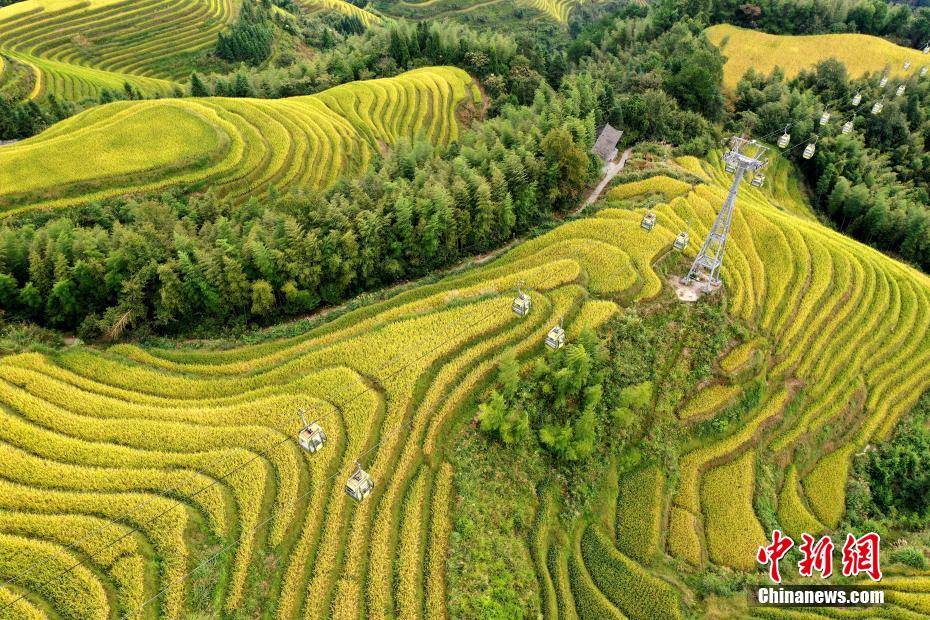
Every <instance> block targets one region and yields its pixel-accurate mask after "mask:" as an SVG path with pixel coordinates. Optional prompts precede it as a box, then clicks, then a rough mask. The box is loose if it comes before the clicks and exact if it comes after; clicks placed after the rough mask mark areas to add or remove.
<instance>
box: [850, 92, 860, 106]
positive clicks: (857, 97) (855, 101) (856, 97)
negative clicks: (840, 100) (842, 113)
mask: <svg viewBox="0 0 930 620" xmlns="http://www.w3.org/2000/svg"><path fill="white" fill-rule="evenodd" d="M861 101H862V93H856V94H855V95H853V98H852V104H853V105H859V102H861Z"/></svg>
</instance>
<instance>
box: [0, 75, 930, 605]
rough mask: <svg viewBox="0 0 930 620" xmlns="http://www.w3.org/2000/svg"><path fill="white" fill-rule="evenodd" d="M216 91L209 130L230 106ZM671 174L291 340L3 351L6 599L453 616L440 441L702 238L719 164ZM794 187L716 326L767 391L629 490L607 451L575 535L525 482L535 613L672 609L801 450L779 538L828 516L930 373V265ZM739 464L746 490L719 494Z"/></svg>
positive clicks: (730, 551)
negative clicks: (802, 208)
mask: <svg viewBox="0 0 930 620" xmlns="http://www.w3.org/2000/svg"><path fill="white" fill-rule="evenodd" d="M340 101H341V102H342V107H341V108H339V110H340V112H341V113H343V114H347V115H348V113H349V112H351V111H352V110H353V109H354V106H353V104H352V103H351V101H352V99H350V98H343V97H340V96H337V95H335V94H333V93H330V94H329V95H328V96H327V97H325V98H322V99H321V100H320V101H319V105H326V106H332V108H331V109H335V108H336V107H338V106H339V102H340ZM250 103H251V102H247V101H246V102H240V105H242V106H248V105H250ZM204 105H205V108H208V109H210V110H212V111H213V112H215V113H216V116H215V118H218V119H223V116H222V113H221V112H220V111H219V110H220V109H221V106H220V105H219V103H218V102H207V103H205V104H204ZM127 109H132V106H131V105H130V106H127ZM143 109H144V108H143ZM178 113H179V114H182V117H183V114H184V113H185V111H179V112H178ZM383 116H384V115H381V116H380V117H383ZM398 116H402V115H398ZM216 122H217V123H218V122H219V121H216ZM384 130H385V129H384V128H382V127H379V128H377V131H384ZM368 131H372V132H375V131H376V129H375V128H372V127H371V126H368ZM363 141H364V140H363ZM182 155H183V154H182ZM184 156H189V155H184ZM681 164H682V165H683V166H685V167H691V168H694V169H696V168H700V173H701V174H700V175H699V176H700V177H701V178H704V179H706V183H701V184H698V185H696V186H694V187H692V188H691V189H690V190H689V191H687V192H686V193H681V195H679V196H677V197H675V198H673V199H671V200H670V201H669V202H667V203H665V204H662V205H659V206H657V207H654V211H655V212H656V213H657V215H658V223H657V225H656V228H655V229H654V230H653V231H652V232H646V231H644V230H643V229H642V228H640V225H639V224H640V218H641V217H642V213H641V212H638V211H635V210H620V209H605V210H603V211H600V212H598V214H597V215H596V216H594V217H590V218H587V219H580V220H575V221H571V222H567V223H564V224H562V225H561V226H559V227H558V228H556V229H554V230H552V231H551V232H548V233H546V234H544V235H542V236H540V237H538V238H536V239H533V240H531V241H528V242H525V243H523V244H521V245H519V246H517V247H516V248H514V249H513V250H511V251H510V252H508V253H507V254H505V255H503V256H502V257H500V258H498V259H496V260H494V261H491V262H489V263H487V264H484V265H482V266H480V267H477V268H474V269H471V270H466V271H464V272H461V273H458V274H455V275H451V276H448V277H446V278H445V279H442V280H440V281H438V282H436V283H434V284H428V285H423V286H418V287H414V288H411V289H409V290H407V291H406V292H403V293H400V294H398V295H396V296H395V297H393V298H390V299H388V300H386V301H382V302H378V303H376V304H373V305H369V306H364V307H362V308H359V309H357V310H354V311H352V312H350V313H348V314H346V315H344V316H342V317H341V318H339V319H336V320H334V321H332V322H330V323H324V324H322V325H321V326H319V327H316V328H314V329H312V330H310V331H308V332H306V333H303V334H299V335H295V336H291V337H288V338H280V339H276V340H268V341H265V342H262V343H259V344H254V345H244V346H243V345H240V346H236V347H233V348H217V349H211V348H206V349H199V348H197V349H195V348H189V347H186V346H184V345H178V346H177V347H176V348H156V347H139V346H135V345H117V346H112V347H110V348H107V349H97V348H90V347H86V346H83V345H76V346H73V347H70V348H68V349H65V350H64V351H61V352H58V353H48V354H41V353H24V354H19V355H15V356H8V357H5V358H3V359H0V402H2V408H0V418H2V420H0V456H2V458H0V578H2V579H3V580H4V581H7V580H10V581H11V583H9V584H5V585H4V586H3V587H0V604H2V601H12V600H14V599H15V597H16V596H18V595H19V594H26V597H25V598H23V599H22V600H20V601H17V602H16V605H17V607H16V612H15V613H16V614H18V615H19V617H49V618H52V617H61V618H98V617H99V618H106V617H111V616H114V615H120V616H122V615H124V614H126V615H132V614H134V613H135V612H136V611H137V610H138V609H139V607H140V606H144V610H145V611H144V613H143V616H146V617H162V618H187V617H192V616H196V615H197V614H204V615H208V616H209V615H215V614H217V613H220V612H222V611H224V610H225V611H226V612H232V611H233V610H240V611H242V612H244V613H248V608H247V606H248V605H249V601H255V600H260V601H263V602H264V604H265V605H267V607H265V608H263V610H264V611H265V612H266V613H268V614H269V615H270V616H273V617H280V618H321V617H338V618H343V617H353V618H357V617H384V618H386V617H404V618H437V617H443V616H444V615H446V609H447V605H448V602H447V595H448V592H447V587H448V584H447V581H446V571H447V566H446V559H447V554H448V549H449V537H450V531H451V524H452V522H453V521H452V520H453V519H454V517H455V515H454V514H453V513H452V502H451V498H452V497H453V496H454V493H455V485H454V478H453V474H454V471H453V470H452V467H451V465H450V463H449V461H448V459H447V448H448V447H449V446H450V443H451V442H453V441H454V440H455V438H456V436H457V433H458V431H459V430H460V429H461V427H462V426H463V425H464V424H465V423H467V422H468V418H469V414H470V413H473V409H469V407H468V403H469V401H470V399H471V397H472V396H473V395H474V394H475V393H476V392H479V391H480V390H482V389H483V387H482V386H484V385H486V382H487V380H488V379H489V377H491V376H492V375H493V373H494V372H495V368H496V364H497V361H498V360H499V359H500V358H501V356H503V355H505V354H507V353H508V352H513V353H514V354H516V355H517V356H518V357H521V358H526V357H527V356H530V355H532V354H537V353H540V352H541V351H542V350H543V344H542V341H543V338H544V336H545V334H546V332H547V330H548V329H549V327H551V325H552V324H553V323H555V322H556V321H557V319H558V317H563V316H564V317H565V318H566V327H567V329H568V332H569V333H570V334H571V333H577V330H578V325H579V324H581V323H584V324H587V325H592V326H595V327H596V326H597V325H599V324H601V323H602V322H603V321H605V320H607V318H608V317H609V316H610V315H611V314H612V313H613V312H614V311H615V310H616V306H617V305H620V304H630V303H632V304H638V303H642V302H645V301H647V300H649V299H652V298H654V297H656V296H657V295H661V294H663V292H662V291H663V284H662V280H661V278H659V276H658V274H657V273H656V270H655V269H654V268H653V266H654V264H655V263H656V261H658V260H659V259H660V258H661V257H662V256H663V255H664V254H665V253H666V252H667V251H668V249H669V248H670V246H671V244H672V241H673V240H674V238H675V235H676V234H677V232H678V230H680V229H681V228H683V227H684V226H685V225H686V222H688V221H691V222H692V230H693V231H694V234H696V235H698V236H699V235H701V234H704V233H706V231H707V229H708V227H709V225H710V223H711V222H712V220H713V217H714V214H715V210H716V208H717V206H718V205H719V204H720V203H721V202H722V200H723V198H724V195H725V192H726V187H727V185H728V182H727V177H726V175H725V173H724V171H723V167H722V165H721V162H720V161H719V158H718V157H716V156H712V157H711V158H710V159H709V160H708V161H703V162H698V161H696V160H682V161H681ZM126 165H129V164H128V163H127V164H126ZM263 175H266V176H267V174H266V173H263ZM676 193H678V192H676ZM784 195H790V192H787V190H786V189H785V188H784V187H775V188H773V189H769V188H764V189H762V190H759V189H755V188H745V189H744V190H742V192H741V196H740V202H739V206H738V207H737V210H736V214H735V218H734V225H733V233H734V237H733V241H732V243H731V245H730V246H729V248H728V255H727V263H726V266H725V270H724V278H725V281H726V282H727V288H726V295H727V306H728V309H729V312H730V314H731V316H732V317H733V318H734V319H736V320H739V321H741V322H743V323H745V324H746V325H747V326H749V327H751V328H752V331H753V333H754V334H758V336H755V337H754V339H753V340H752V341H751V342H752V345H750V346H748V347H747V348H748V349H753V348H755V347H758V346H759V345H760V344H761V343H763V342H764V343H765V347H766V348H767V349H769V350H770V359H767V361H766V362H765V364H766V369H765V372H766V373H767V380H766V388H765V390H764V393H763V396H762V398H761V399H760V402H759V404H758V406H756V407H754V408H753V409H752V410H751V411H749V412H748V414H747V415H746V416H744V417H743V418H741V419H740V420H738V421H736V423H734V424H733V425H732V426H731V427H730V428H729V429H728V430H727V432H726V433H725V434H724V435H723V436H721V437H719V438H718V439H716V440H712V441H705V442H703V443H701V444H700V445H695V446H694V447H693V448H692V449H689V450H687V451H685V453H684V454H682V455H681V458H680V460H679V463H678V469H679V471H680V475H678V476H677V477H675V478H669V479H666V477H665V476H663V475H662V474H661V473H659V472H658V471H657V470H655V469H648V468H647V469H639V470H637V471H635V472H633V473H632V474H630V477H627V475H626V474H622V475H619V479H618V473H617V470H616V468H614V467H613V466H610V467H609V471H608V472H607V473H606V474H605V476H604V477H603V480H604V481H605V482H604V483H605V486H606V488H607V492H605V493H604V498H605V499H604V501H603V507H602V509H601V510H602V514H600V515H597V516H596V517H595V518H593V519H591V520H587V521H585V520H582V521H579V522H578V523H577V524H576V526H575V527H572V529H571V530H570V531H565V530H563V529H562V528H563V526H562V525H561V523H560V521H558V520H557V519H556V518H555V517H554V515H555V510H554V509H553V506H554V504H555V503H556V502H557V501H558V500H557V498H554V497H552V495H551V493H550V491H548V490H546V489H540V490H538V493H539V497H540V501H539V507H538V514H537V518H536V523H535V525H534V527H533V534H532V537H531V539H530V540H527V541H526V544H527V548H528V553H530V554H531V556H532V558H533V560H534V564H535V568H536V572H537V580H538V583H539V584H540V592H541V593H542V594H541V596H542V598H543V599H544V604H543V609H545V610H546V616H547V617H552V616H555V615H558V616H565V617H569V618H574V617H599V618H606V617H613V618H623V617H626V618H676V617H686V616H687V615H688V614H689V613H690V611H689V605H691V604H692V603H689V601H693V600H694V598H693V594H692V593H689V592H687V591H685V589H684V586H683V584H682V583H681V582H671V581H669V580H667V579H666V574H667V573H666V572H663V570H662V568H661V566H662V565H663V564H664V563H665V562H667V561H669V560H668V556H671V557H672V558H676V559H677V560H681V561H682V562H683V563H684V564H685V565H692V566H695V567H698V568H700V567H702V566H705V565H706V564H707V563H711V564H716V565H721V566H729V567H733V568H736V569H750V568H751V565H750V564H751V562H747V561H746V560H745V558H744V555H745V553H737V551H740V550H748V549H750V548H751V547H753V546H754V545H755V544H757V543H758V542H759V535H760V532H763V530H764V528H763V527H762V525H761V521H760V518H759V516H758V515H757V514H756V513H755V509H754V498H755V493H756V480H757V478H758V472H757V467H758V466H759V465H758V464H759V463H774V462H776V460H777V459H782V458H786V459H788V461H789V462H791V463H793V464H794V465H793V468H792V469H790V470H789V473H787V474H786V475H785V476H783V477H782V479H780V480H778V481H777V486H778V506H777V517H776V518H777V519H778V520H779V522H780V523H781V522H782V521H783V523H781V525H782V526H783V527H785V528H786V529H789V531H790V530H793V529H796V528H799V527H801V528H807V527H814V526H816V525H817V524H824V525H826V526H833V525H835V524H836V521H837V519H838V518H839V516H841V515H842V512H843V502H844V482H845V479H846V477H847V473H848V469H849V464H850V457H851V455H852V453H853V452H855V451H858V450H860V449H861V447H862V446H864V445H865V444H866V443H868V442H870V441H874V440H876V439H879V438H882V437H885V436H887V435H888V433H889V432H890V430H891V428H892V427H893V424H894V422H895V421H896V420H897V419H899V418H900V417H901V416H902V415H903V414H904V413H905V412H906V411H907V410H908V408H909V407H910V406H911V405H912V404H913V403H914V402H915V400H916V398H917V397H918V396H919V394H920V393H921V392H922V391H923V390H924V389H926V388H927V387H928V386H930V364H928V363H927V362H928V357H930V311H928V307H930V278H928V277H927V276H925V275H923V274H920V273H918V272H916V271H914V270H913V269H910V268H908V267H906V266H904V265H902V264H899V263H896V262H895V261H893V260H891V259H889V258H887V257H885V256H883V255H881V254H879V253H877V252H875V251H873V250H871V249H869V248H867V247H865V246H863V245H861V244H859V243H856V242H855V241H852V240H850V239H847V238H845V237H843V236H841V235H839V234H837V233H835V232H832V231H830V230H827V229H825V228H824V227H822V226H820V225H819V224H818V223H816V222H815V221H813V220H811V219H809V218H807V217H802V216H800V215H796V214H794V212H793V211H794V209H793V208H785V207H784V206H782V205H780V197H781V196H784ZM592 248H594V249H596V251H593V250H592ZM691 251H692V252H693V251H694V245H693V244H692V247H691ZM785 258H787V262H786V261H785V260H783V259H785ZM519 283H522V287H523V289H524V290H526V291H528V292H529V293H530V294H531V295H532V297H533V305H534V309H533V312H532V313H530V315H528V316H527V317H525V318H523V319H519V318H517V317H516V316H515V315H514V314H513V313H512V312H511V310H510V304H511V301H512V298H513V295H514V294H515V289H516V286H517V285H518V284H519ZM665 294H667V293H665ZM726 354H727V355H731V354H732V355H734V358H739V359H737V361H740V360H742V358H743V357H744V355H743V354H742V353H738V354H736V353H732V350H728V351H727V353H726ZM736 365H737V366H739V367H740V368H743V367H744V366H745V364H736ZM720 372H721V373H723V372H724V371H723V370H722V369H721V370H720ZM759 372H762V370H761V369H760V370H759ZM720 380H721V381H724V380H726V379H725V378H724V377H723V376H722V375H721V378H720ZM863 385H864V386H865V389H866V392H867V393H866V395H865V398H864V399H863V406H862V407H861V409H850V408H849V407H848V404H849V402H850V398H851V395H852V394H854V393H855V392H857V391H858V390H860V389H862V387H861V386H863ZM728 402H730V399H729V398H726V399H723V400H721V401H719V402H718V404H717V405H715V406H716V407H717V409H718V410H719V409H720V408H723V407H725V406H727V405H726V404H724V403H728ZM681 405H682V406H684V405H685V403H681ZM298 407H304V408H306V409H307V410H308V411H309V416H310V417H312V418H313V419H316V420H319V421H320V423H321V424H322V425H323V426H324V428H325V431H326V433H327V435H328V437H329V440H328V442H327V443H326V445H325V446H324V447H323V449H322V450H321V451H320V452H318V453H316V454H309V453H306V452H304V451H302V450H301V449H300V448H299V447H298V446H297V444H296V441H294V438H295V434H296V432H297V431H298V430H299V421H298V419H297V417H296V415H295V412H296V410H297V408H298ZM789 411H790V412H791V413H790V415H789V413H788V412H789ZM713 414H714V407H713V406H712V407H711V408H710V411H709V413H707V414H706V415H713ZM839 420H842V421H843V422H844V423H843V424H836V422H837V421H839ZM682 424H684V425H688V424H689V422H688V420H684V421H683V422H682ZM356 461H360V462H361V463H362V464H363V466H364V467H365V469H366V470H367V471H369V472H370V473H371V474H372V476H373V478H374V480H375V488H374V490H373V492H372V494H371V495H370V496H369V497H368V498H367V499H366V500H364V501H363V502H361V503H355V502H354V501H353V500H351V499H350V498H349V497H348V496H347V495H346V493H345V492H344V490H343V485H344V482H345V479H346V478H347V477H348V475H349V474H350V473H351V472H352V471H353V468H354V463H355V462H356ZM734 480H735V481H736V487H735V488H736V495H738V501H734V502H722V501H721V500H720V498H721V497H722V495H723V494H725V493H730V491H731V488H730V487H731V486H732V485H733V484H734V483H733V481H734ZM666 524H667V525H666ZM123 534H126V535H125V536H124V537H122V538H120V540H119V541H118V542H113V541H114V540H115V539H117V538H119V537H121V536H122V535H123ZM621 537H622V538H621ZM731 541H737V543H738V544H735V545H734V544H730V542H731ZM223 549H226V552H224V553H219V554H218V555H217V556H216V559H213V560H207V558H211V557H213V555H214V554H215V553H216V551H217V550H223ZM76 559H83V560H85V561H84V562H83V563H82V564H81V568H80V570H74V571H72V572H69V573H68V574H67V576H64V577H60V578H59V579H58V580H57V581H56V582H55V587H54V588H51V587H49V584H48V580H49V579H50V578H51V577H52V576H54V575H55V574H56V573H58V572H60V569H61V568H62V567H66V566H68V565H70V564H73V563H74V561H75V560H76ZM205 561H206V562H208V563H207V564H206V565H205V568H203V569H198V570H194V571H193V573H192V574H190V575H188V572H189V571H190V569H191V567H193V566H196V565H198V564H200V563H201V562H205ZM24 567H27V568H25V569H24ZM886 572H888V573H889V574H893V573H894V569H891V570H890V571H889V570H887V569H886ZM883 585H884V586H885V588H886V589H887V590H889V591H894V592H895V593H899V592H900V594H896V595H895V596H894V597H893V598H891V600H890V603H889V604H888V605H886V606H883V607H881V608H875V609H874V610H871V611H873V612H874V613H875V614H876V615H878V616H881V617H904V616H905V615H906V614H905V610H907V609H912V608H915V607H917V606H920V605H923V604H924V603H925V601H924V598H922V596H923V593H930V581H928V580H927V579H926V578H921V577H918V576H910V577H909V576H907V575H904V574H901V575H898V576H895V577H894V578H893V579H889V580H886V581H885V582H883ZM204 591H207V592H215V596H214V595H211V596H207V597H204V596H202V595H198V593H202V592H204ZM747 613H754V612H751V611H750V612H747Z"/></svg>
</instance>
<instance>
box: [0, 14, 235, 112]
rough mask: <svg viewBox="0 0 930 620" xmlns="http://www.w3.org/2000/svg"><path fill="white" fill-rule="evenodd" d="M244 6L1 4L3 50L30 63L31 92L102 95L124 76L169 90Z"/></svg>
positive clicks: (152, 89)
mask: <svg viewBox="0 0 930 620" xmlns="http://www.w3.org/2000/svg"><path fill="white" fill-rule="evenodd" d="M237 12H238V2H236V1H235V0H158V1H156V2H151V1H149V0H90V1H77V0H26V1H24V2H18V3H15V4H12V5H10V6H7V7H5V8H2V9H0V54H2V55H3V56H6V57H7V58H8V59H10V60H13V61H15V62H18V63H21V64H22V65H24V66H26V67H28V68H29V74H30V75H28V82H29V83H30V84H31V85H32V87H31V89H30V90H29V92H28V93H27V96H28V97H30V98H38V97H41V96H42V95H44V94H46V93H54V94H55V95H56V96H59V97H62V98H65V99H71V100H81V99H85V98H96V97H98V96H99V95H100V92H101V90H102V89H103V88H109V89H112V90H117V91H119V90H122V88H123V83H124V82H128V83H130V84H132V85H133V86H134V87H135V88H137V89H138V90H139V91H140V92H142V93H144V94H146V95H156V94H157V95H167V94H170V93H171V92H172V91H173V90H174V87H175V85H176V83H177V82H179V81H182V80H186V78H187V76H188V75H189V74H190V66H191V65H190V61H191V59H192V58H193V57H195V56H197V55H198V54H200V53H202V52H204V51H208V50H210V49H212V48H213V46H214V45H215V44H216V37H217V34H218V33H219V32H220V31H221V30H222V29H224V28H226V27H227V26H228V25H229V24H230V23H231V22H232V20H233V19H234V18H235V16H236V13H237Z"/></svg>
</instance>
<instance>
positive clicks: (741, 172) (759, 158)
mask: <svg viewBox="0 0 930 620" xmlns="http://www.w3.org/2000/svg"><path fill="white" fill-rule="evenodd" d="M748 150H751V151H752V153H751V154H750V153H747V152H744V151H748ZM767 150H768V147H765V146H762V145H761V144H759V143H758V142H756V141H755V140H747V139H745V138H737V137H733V139H732V140H731V141H730V150H728V151H727V152H726V154H724V156H723V159H724V162H726V169H727V172H732V173H733V183H732V185H730V192H729V194H727V199H726V200H725V201H724V203H723V207H722V208H721V209H720V213H718V214H717V219H715V220H714V225H713V226H711V228H710V232H709V233H708V234H707V238H706V239H704V244H703V245H702V246H701V251H700V252H698V255H697V256H696V257H695V259H694V263H692V264H691V269H690V270H689V271H688V275H687V276H686V281H694V282H699V283H702V284H703V288H704V291H706V292H710V291H712V290H714V289H717V288H719V287H720V285H721V284H722V282H721V280H720V267H721V266H722V265H723V255H724V253H725V252H726V249H727V239H728V237H729V235H730V223H731V222H732V220H733V207H735V206H736V193H737V191H739V184H740V182H741V181H742V180H743V177H744V176H745V174H746V173H747V172H750V173H755V172H757V171H758V170H760V169H761V168H763V167H764V166H765V165H766V164H767V163H768V160H767V159H765V158H764V157H763V155H764V154H765V152H766V151H767Z"/></svg>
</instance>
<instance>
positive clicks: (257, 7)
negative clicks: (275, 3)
mask: <svg viewBox="0 0 930 620" xmlns="http://www.w3.org/2000/svg"><path fill="white" fill-rule="evenodd" d="M273 42H274V30H273V29H272V26H271V3H270V2H268V0H261V2H253V1H252V0H247V1H246V2H244V3H243V4H242V8H241V9H240V10H239V17H238V18H237V19H236V21H235V22H234V23H233V25H232V28H230V30H229V32H221V33H219V36H218V37H217V41H216V55H217V56H219V57H220V58H222V59H224V60H228V61H230V62H246V63H248V64H250V65H258V64H261V63H263V62H264V61H265V60H267V59H268V57H269V56H271V49H272V43H273Z"/></svg>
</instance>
